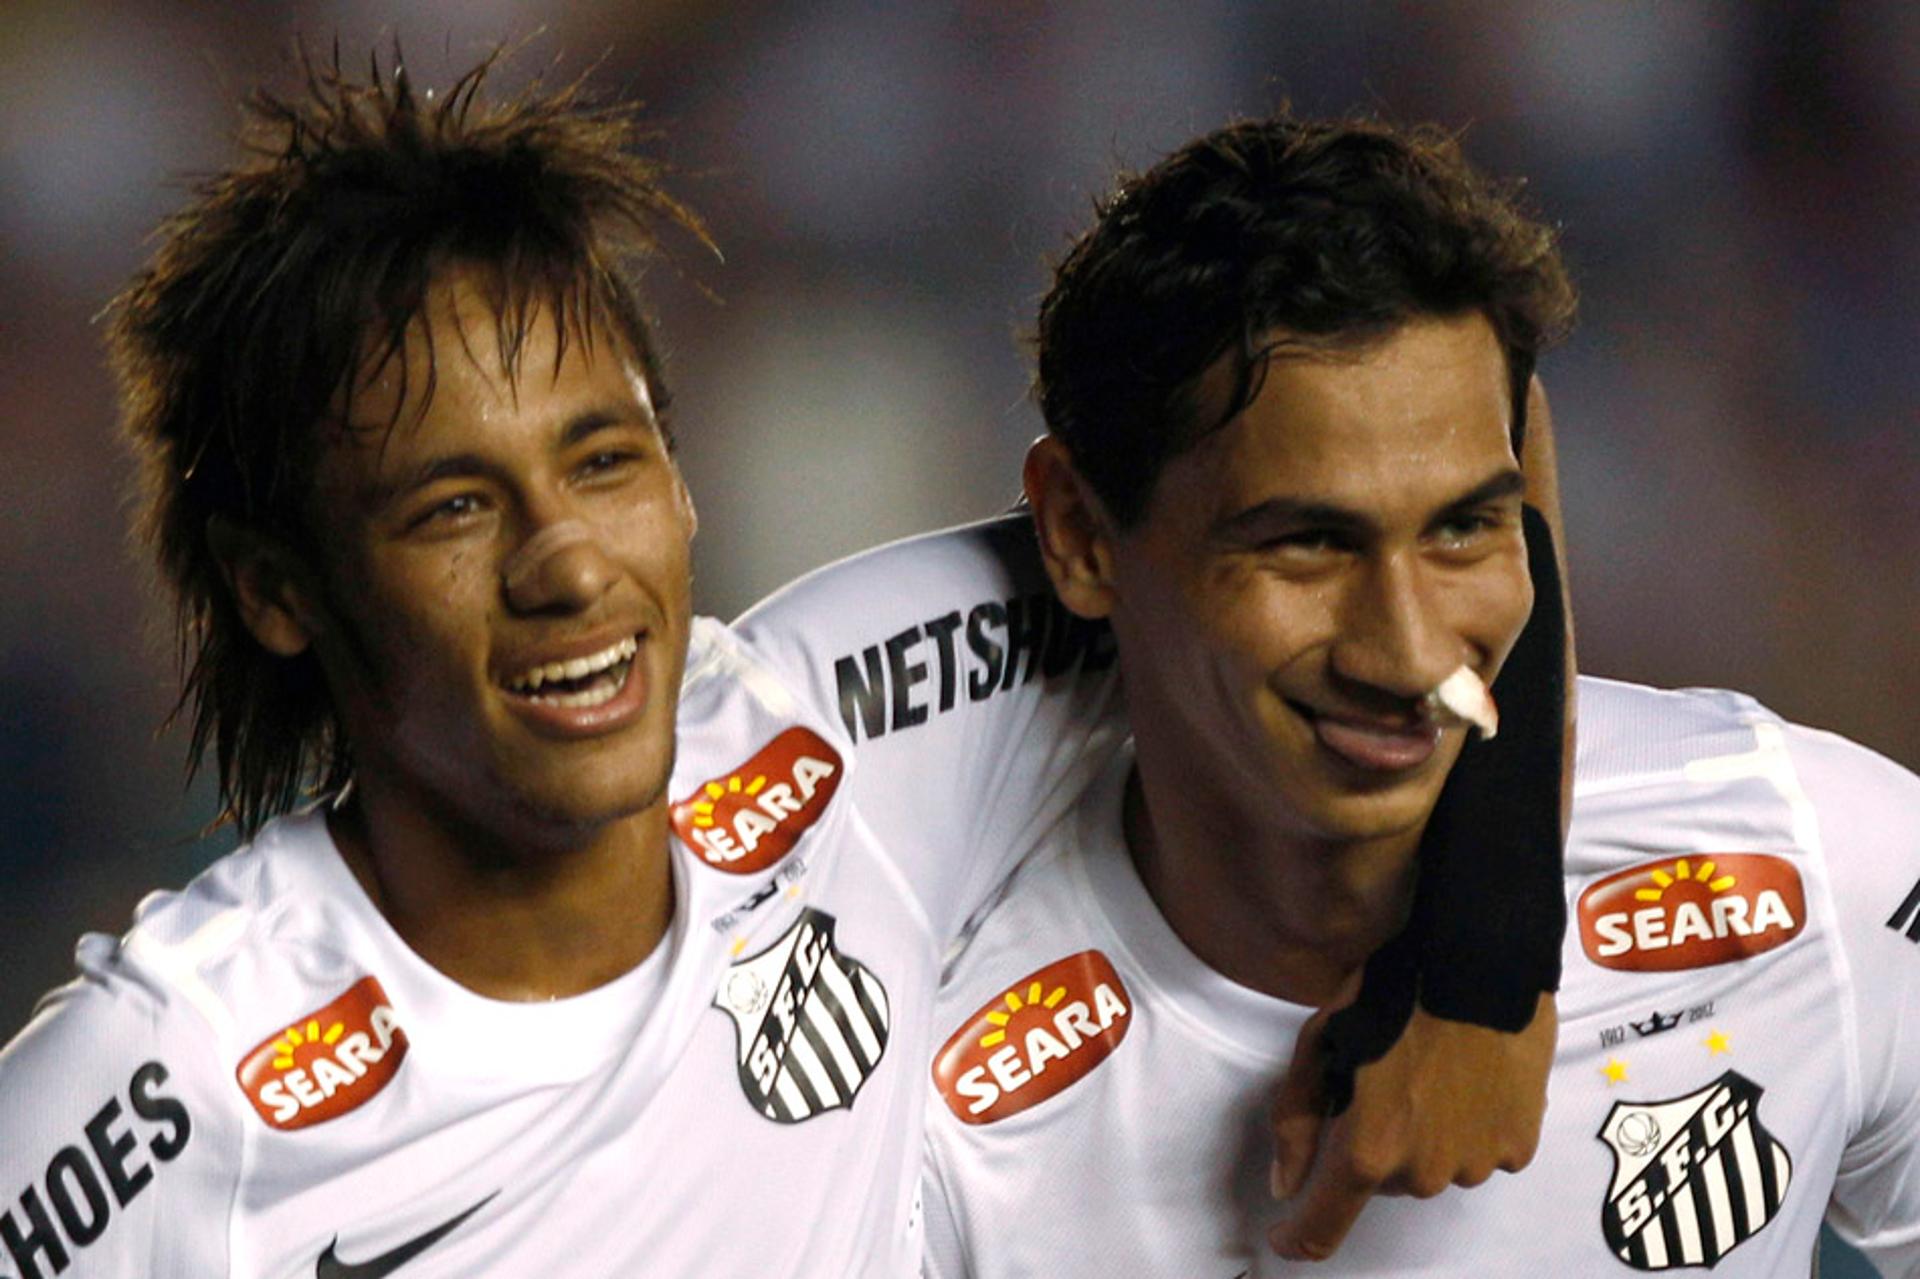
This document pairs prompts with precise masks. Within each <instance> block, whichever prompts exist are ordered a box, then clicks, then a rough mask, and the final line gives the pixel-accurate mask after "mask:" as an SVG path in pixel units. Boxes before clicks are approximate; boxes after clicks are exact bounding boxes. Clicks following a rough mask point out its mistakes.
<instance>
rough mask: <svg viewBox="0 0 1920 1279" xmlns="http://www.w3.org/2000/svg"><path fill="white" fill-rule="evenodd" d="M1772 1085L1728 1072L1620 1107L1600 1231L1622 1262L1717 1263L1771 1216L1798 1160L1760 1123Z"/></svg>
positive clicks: (1639, 1265) (1607, 1136) (1661, 1266)
mask: <svg viewBox="0 0 1920 1279" xmlns="http://www.w3.org/2000/svg"><path fill="white" fill-rule="evenodd" d="M1764 1091H1766V1090H1765V1089H1763V1088H1761V1087H1760V1085H1758V1084H1756V1083H1754V1082H1753V1081H1752V1080H1751V1079H1748V1078H1747V1077H1746V1076H1745V1075H1742V1074H1740V1073H1739V1072H1738V1071H1733V1070H1729V1071H1727V1072H1726V1073H1725V1074H1723V1075H1721V1076H1720V1077H1719V1078H1718V1079H1716V1080H1714V1081H1713V1082H1712V1083H1710V1084H1708V1085H1707V1086H1706V1087H1705V1088H1702V1089H1701V1090H1700V1091H1699V1092H1695V1093H1689V1094H1688V1095H1686V1096H1684V1097H1676V1098H1674V1099H1673V1100H1671V1101H1644V1102H1643V1101H1622V1102H1615V1103H1614V1107H1613V1109H1612V1110H1610V1111H1608V1112H1607V1121H1606V1122H1605V1123H1604V1124H1602V1125H1601V1126H1600V1132H1599V1138H1600V1140H1601V1141H1604V1142H1606V1143H1607V1146H1608V1148H1609V1149H1611V1150H1612V1151H1613V1185H1612V1186H1611V1187H1610V1188H1609V1189H1608V1191H1607V1201H1606V1203H1605V1204H1604V1205H1603V1206H1602V1207H1601V1209H1600V1228H1601V1231H1602V1233H1603V1234H1605V1236H1606V1239H1607V1246H1608V1247H1609V1248H1611V1249H1613V1251H1614V1254H1615V1255H1616V1256H1618V1257H1619V1258H1620V1260H1622V1261H1624V1262H1626V1263H1627V1264H1628V1265H1629V1266H1632V1267H1633V1268H1634V1269H1636V1270H1675V1269H1679V1268H1680V1267H1683V1266H1705V1267H1707V1268H1709V1269H1711V1268H1712V1267H1713V1266H1714V1265H1715V1264H1716V1263H1717V1262H1718V1261H1719V1260H1720V1258H1722V1257H1724V1256H1726V1255H1727V1254H1728V1253H1729V1252H1732V1251H1733V1250H1734V1249H1735V1248H1737V1247H1739V1246H1740V1244H1741V1243H1743V1242H1744V1241H1745V1240H1746V1239H1748V1238H1749V1237H1750V1236H1752V1235H1754V1234H1757V1233H1758V1232H1759V1231H1760V1230H1761V1228H1762V1227H1764V1226H1765V1225H1766V1224H1767V1223H1768V1222H1769V1221H1772V1220H1773V1218H1774V1214H1775V1213H1777V1212H1779V1211H1780V1203H1781V1201H1782V1200H1783V1199H1785V1198H1786V1194H1787V1184H1788V1183H1789V1182H1790V1181H1792V1180H1793V1160H1792V1158H1791V1157H1790V1156H1789V1155H1788V1154H1787V1151H1786V1147H1784V1146H1782V1145H1781V1144H1780V1143H1779V1142H1778V1141H1775V1140H1774V1138H1773V1134H1772V1133H1769V1132H1768V1131H1767V1130H1766V1128H1764V1127H1763V1126H1762V1125H1761V1123H1760V1095H1761V1093H1763V1092H1764Z"/></svg>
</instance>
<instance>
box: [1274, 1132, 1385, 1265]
mask: <svg viewBox="0 0 1920 1279" xmlns="http://www.w3.org/2000/svg"><path fill="white" fill-rule="evenodd" d="M1380 1182H1381V1178H1380V1176H1379V1175H1378V1174H1377V1172H1375V1171H1374V1170H1372V1169H1368V1168H1364V1167H1360V1166H1357V1165H1355V1164H1353V1163H1351V1162H1349V1161H1348V1160H1347V1159H1345V1158H1339V1157H1335V1158H1329V1159H1323V1160H1321V1161H1320V1162H1319V1164H1318V1165H1316V1166H1315V1168H1314V1170H1313V1174H1312V1176H1310V1177H1309V1178H1308V1180H1307V1182H1306V1184H1305V1185H1304V1186H1303V1187H1302V1188H1301V1190H1300V1193H1299V1195H1298V1196H1297V1197H1296V1198H1295V1200H1294V1202H1293V1204H1292V1205H1291V1208H1290V1210H1289V1211H1288V1213H1287V1214H1286V1216H1285V1217H1283V1218H1282V1219H1281V1221H1280V1222H1279V1224H1277V1225H1275V1226H1274V1227H1273V1228H1272V1229H1271V1230H1269V1231H1268V1232H1267V1242H1268V1244H1270V1245H1271V1246H1272V1248H1273V1250H1274V1252H1276V1253H1278V1254H1279V1255H1280V1256H1281V1257H1284V1258H1285V1259H1287V1260H1288V1261H1324V1260H1326V1259H1327V1258H1328V1257H1331V1256H1332V1255H1333V1254H1334V1253H1335V1252H1337V1251H1338V1250H1339V1248H1340V1245H1341V1244H1342V1243H1343V1242H1345V1240H1346V1237H1347V1232H1348V1231H1349V1230H1351V1229H1353V1223H1354V1221H1355V1220H1356V1219H1358V1218H1359V1216H1360V1210H1361V1209H1363V1208H1365V1207H1366V1206H1367V1200H1368V1199H1370V1198H1372V1197H1373V1195H1374V1192H1375V1191H1377V1190H1378V1189H1379V1187H1380Z"/></svg>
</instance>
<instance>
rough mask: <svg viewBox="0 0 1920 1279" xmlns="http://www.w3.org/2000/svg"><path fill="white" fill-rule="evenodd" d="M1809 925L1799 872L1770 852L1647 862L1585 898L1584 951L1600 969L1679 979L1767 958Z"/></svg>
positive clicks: (1600, 884) (1582, 912)
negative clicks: (1683, 973) (1690, 971)
mask: <svg viewBox="0 0 1920 1279" xmlns="http://www.w3.org/2000/svg"><path fill="white" fill-rule="evenodd" d="M1806 922H1807V900H1806V893H1805V892H1804V891H1803V890H1802V888H1801V885H1800V872H1799V871H1798V870H1796V869H1795V868H1794V865H1793V863H1792V862H1790V861H1788V860H1787V859H1786V858H1784V857H1774V856H1770V855H1769V854H1766V853H1694V854H1690V855H1688V856H1686V857H1676V858H1673V859H1671V860H1661V861H1657V862H1648V863H1645V864H1643V865H1640V866H1635V867H1634V868H1632V869H1631V870H1624V871H1621V872H1620V873H1619V874H1616V875H1609V876H1607V877H1606V878H1605V879H1603V880H1600V881H1599V882H1598V883H1596V884H1594V885H1593V886H1592V887H1590V888H1588V889H1587V891H1586V892H1584V893H1582V894H1580V944H1581V946H1582V947H1584V948H1585V949H1586V952H1587V958H1588V959H1591V960H1592V961H1593V962H1594V963H1596V964H1599V965H1600V966H1601V967H1602V968H1618V969H1623V970H1626V971H1629V972H1649V973H1660V972H1675V971H1677V970H1679V969H1683V968H1707V967H1710V966H1712V965H1714V964H1731V963H1733V962H1735V961H1736V960H1741V959H1749V958H1751V957H1753V956H1754V955H1761V954H1765V953H1766V952H1767V951H1770V950H1772V949H1773V948H1774V947H1776V946H1784V945H1786V944H1787V943H1788V942H1790V941H1792V940H1793V939H1794V938H1795V937H1798V936H1799V935H1800V930H1801V929H1802V928H1804V927H1805V926H1806Z"/></svg>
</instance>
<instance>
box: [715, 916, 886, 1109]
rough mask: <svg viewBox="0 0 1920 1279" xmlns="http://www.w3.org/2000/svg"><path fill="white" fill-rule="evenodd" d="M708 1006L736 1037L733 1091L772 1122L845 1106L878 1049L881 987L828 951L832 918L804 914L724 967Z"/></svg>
mask: <svg viewBox="0 0 1920 1279" xmlns="http://www.w3.org/2000/svg"><path fill="white" fill-rule="evenodd" d="M713 1003H714V1006H715V1007H716V1008H719V1009H720V1010H721V1011H723V1012H725V1013H726V1014H727V1015H728V1016H730V1017H732V1018H733V1025H734V1029H735V1031H737V1032H738V1040H737V1043H738V1045H739V1069H740V1087H741V1088H742V1089H743V1090H744V1091H745V1092H746V1094H747V1100H748V1101H750V1102H752V1103H753V1108H754V1109H755V1110H758V1111H759V1112H760V1113H761V1114H763V1115H765V1116H766V1117H767V1118H769V1119H771V1120H774V1121H775V1122H777V1123H783V1124H797V1123H799V1122H800V1121H801V1120H803V1119H811V1118H812V1117H813V1116H815V1115H817V1114H820V1113H821V1112H822V1111H826V1110H833V1109H836V1108H838V1107H842V1106H847V1107H851V1106H852V1105H853V1098H854V1094H856V1093H858V1092H859V1091H860V1085H862V1084H864V1083H865V1082H866V1081H867V1076H868V1075H871V1074H872V1073H873V1071H874V1068H875V1067H876V1066H878V1065H879V1064H880V1056H881V1054H882V1053H884V1052H885V1051H886V1049H887V992H886V988H885V987H883V986H882V985H881V984H880V979H879V978H877V977H875V976H874V975H873V974H872V973H871V972H869V971H868V970H867V967H866V965H865V964H862V963H860V962H859V961H858V960H854V959H850V958H848V957H847V956H846V955H843V954H841V953H840V952H839V951H838V950H836V949H834V945H833V916H832V915H829V914H827V913H826V912H825V911H821V910H814V909H813V908H811V907H809V908H807V909H806V910H803V911H801V912H800V918H799V919H797V920H795V921H794V924H793V926H792V927H791V928H789V929H787V931H786V933H785V934H784V935H782V936H781V938H780V940H779V941H777V942H775V943H774V944H773V945H771V946H769V947H768V948H767V949H765V950H763V951H761V952H760V953H759V954H757V955H754V956H751V957H750V958H747V959H743V960H741V961H740V962H739V963H736V964H734V965H733V966H732V967H731V968H729V969H728V970H727V975H726V977H725V979H723V980H722V981H721V983H720V993H719V994H718V995H717V996H716V997H715V998H714V1001H713Z"/></svg>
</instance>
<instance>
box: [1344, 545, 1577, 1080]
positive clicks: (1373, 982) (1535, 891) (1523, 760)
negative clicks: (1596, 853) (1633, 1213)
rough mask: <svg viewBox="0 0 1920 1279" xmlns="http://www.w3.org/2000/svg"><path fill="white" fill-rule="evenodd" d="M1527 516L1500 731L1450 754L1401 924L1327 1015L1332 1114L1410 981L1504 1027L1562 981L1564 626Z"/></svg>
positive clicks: (1465, 1015) (1528, 1014) (1405, 1005)
mask: <svg viewBox="0 0 1920 1279" xmlns="http://www.w3.org/2000/svg"><path fill="white" fill-rule="evenodd" d="M1524 521H1525V531H1526V538H1527V562H1528V565H1529V572H1530V573H1531V575H1532V577H1533V594H1534V605H1533V614H1532V616H1531V617H1529V618H1528V619H1527V624H1526V627H1525V628H1524V629H1523V630H1522V631H1521V633H1520V638H1519V640H1518V641H1517V642H1516V643H1515V645H1514V648H1513V652H1512V654H1511V655H1509V656H1508V658H1507V662H1506V665H1505V666H1503V667H1502V668H1501V671H1500V677H1499V679H1497V680H1496V681H1495V682H1494V686H1493V693H1494V701H1495V703H1496V704H1497V705H1498V706H1499V707H1500V734H1499V736H1498V737H1496V738H1494V739H1493V740H1492V741H1490V742H1486V741H1470V742H1468V743H1467V746H1466V748H1465V749H1464V750H1463V751H1461V754H1460V760H1459V762H1458V763H1457V764H1456V765H1455V766H1454V769H1453V772H1452V773H1451V774H1450V775H1449V776H1448V778H1447V785H1446V788H1445V789H1444V790H1443V791H1442V792H1441V795H1440V802H1439V804H1438V806H1437V807H1435V809H1434V812H1433V816H1432V817H1431V818H1430V819H1428V822H1427V829H1426V833H1425V835H1424V836H1423V838H1422V840H1421V845H1420V878H1419V884H1418V886H1417V888H1416V889H1415V891H1414V903H1413V916H1412V919H1411V920H1410V922H1409V923H1408V926H1407V928H1406V930H1405V931H1404V932H1403V933H1402V934H1401V935H1400V936H1398V937H1396V938H1394V939H1393V940H1392V941H1391V942H1389V943H1387V945H1385V946H1383V947H1381V949H1380V950H1379V951H1378V952H1377V953H1376V954H1375V955H1374V956H1373V958H1372V959H1371V960H1369V961H1368V963H1367V968H1366V973H1365V975H1364V976H1363V978H1362V980H1361V987H1360V995H1359V997H1358V998H1357V999H1356V1000H1355V1001H1354V1002H1353V1004H1352V1005H1350V1006H1349V1007H1347V1008H1344V1009H1342V1010H1341V1011H1340V1012H1338V1013H1336V1014H1334V1016H1333V1017H1331V1018H1330V1019H1329V1020H1328V1024H1327V1036H1326V1049H1327V1062H1326V1068H1327V1077H1326V1096H1327V1098H1328V1101H1329V1106H1330V1110H1331V1111H1332V1113H1334V1114H1338V1113H1339V1112H1340V1111H1342V1110H1344V1109H1345V1108H1346V1106H1347V1103H1348V1102H1349V1101H1350V1100H1351V1099H1352V1096H1353V1072H1354V1071H1355V1070H1357V1069H1359V1068H1360V1067H1361V1066H1363V1065H1365V1064H1366V1063H1368V1062H1370V1061H1374V1060H1376V1059H1378V1058H1379V1057H1381V1056H1382V1055H1384V1054H1385V1053H1386V1051H1387V1049H1389V1048H1391V1047H1392V1046H1393V1044H1394V1041H1396V1040H1397V1039H1399V1037H1400V1033H1401V1032H1402V1031H1403V1030H1405V1029H1406V1024H1407V1019H1408V1018H1409V1017H1411V1016H1412V1015H1413V1004H1414V994H1415V991H1416V989H1417V990H1418V993H1419V1001H1420V1004H1421V1006H1422V1007H1424V1008H1425V1009H1426V1010H1427V1011H1428V1012H1430V1013H1432V1014H1434V1015H1435V1016H1439V1017H1445V1018H1448V1019H1449V1020H1453V1021H1466V1022H1473V1023H1475V1024H1476V1025H1481V1026H1489V1027H1492V1028H1493V1029H1495V1030H1502V1031H1508V1032H1515V1031H1519V1030H1523V1029H1525V1028H1526V1025H1527V1023H1528V1022H1529V1021H1531V1020H1532V1019H1533V1013H1534V1006H1535V1004H1536V1003H1537V1002H1538V1001H1539V997H1540V994H1541V992H1542V991H1549V990H1557V989H1558V988H1559V985H1560V945H1561V938H1562V936H1563V934H1564V933H1565V932H1566V926H1567V906H1566V894H1565V888H1564V883H1563V880H1562V871H1561V852H1562V849H1561V835H1560V830H1561V823H1560V783H1561V770H1562V768H1563V764H1564V761H1563V755H1564V753H1565V729H1566V703H1567V695H1568V689H1567V677H1566V653H1567V628H1566V616H1565V612H1564V608H1563V604H1562V599H1561V593H1560V572H1559V567H1558V565H1557V563H1556V561H1555V558H1554V553H1553V535H1552V534H1551V533H1550V532H1549V531H1548V529H1547V522H1546V520H1545V519H1544V518H1543V517H1542V516H1541V515H1540V513H1539V512H1538V511H1536V510H1534V509H1533V508H1532V507H1528V508H1527V509H1526V511H1525V515H1524Z"/></svg>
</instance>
